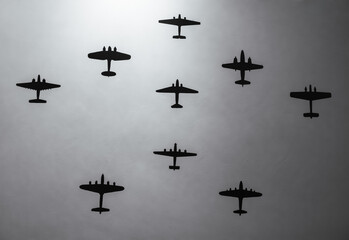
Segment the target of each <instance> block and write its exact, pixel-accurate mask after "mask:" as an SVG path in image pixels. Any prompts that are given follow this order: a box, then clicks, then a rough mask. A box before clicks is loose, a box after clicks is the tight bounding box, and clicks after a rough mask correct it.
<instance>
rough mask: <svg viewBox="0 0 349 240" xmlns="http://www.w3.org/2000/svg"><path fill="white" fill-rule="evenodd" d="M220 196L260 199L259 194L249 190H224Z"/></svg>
mask: <svg viewBox="0 0 349 240" xmlns="http://www.w3.org/2000/svg"><path fill="white" fill-rule="evenodd" d="M219 194H220V195H222V196H229V197H237V198H248V197H260V196H262V194H261V193H259V192H255V191H251V190H239V189H236V190H226V191H222V192H220V193H219Z"/></svg>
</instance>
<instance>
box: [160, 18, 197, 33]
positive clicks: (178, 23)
mask: <svg viewBox="0 0 349 240" xmlns="http://www.w3.org/2000/svg"><path fill="white" fill-rule="evenodd" d="M159 23H165V24H171V25H176V26H178V35H175V36H173V38H175V39H185V36H182V35H181V27H182V26H189V25H200V22H196V21H192V20H187V18H186V17H184V18H181V15H180V14H179V15H178V18H175V17H173V18H172V19H164V20H159Z"/></svg>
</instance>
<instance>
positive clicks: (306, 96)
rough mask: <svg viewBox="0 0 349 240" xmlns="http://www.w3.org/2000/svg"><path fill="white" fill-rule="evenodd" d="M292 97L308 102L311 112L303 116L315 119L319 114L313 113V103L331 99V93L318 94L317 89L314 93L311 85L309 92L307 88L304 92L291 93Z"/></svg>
mask: <svg viewBox="0 0 349 240" xmlns="http://www.w3.org/2000/svg"><path fill="white" fill-rule="evenodd" d="M290 96H291V97H293V98H299V99H303V100H308V101H309V106H310V112H309V113H304V114H303V116H304V117H310V118H313V117H319V114H318V113H313V101H315V100H319V99H324V98H330V97H331V93H328V92H317V91H316V87H314V91H313V90H312V88H311V85H309V91H307V87H305V89H304V92H291V93H290Z"/></svg>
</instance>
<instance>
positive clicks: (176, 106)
mask: <svg viewBox="0 0 349 240" xmlns="http://www.w3.org/2000/svg"><path fill="white" fill-rule="evenodd" d="M182 107H183V106H182V105H180V104H178V103H177V104H174V105H172V106H171V108H182Z"/></svg>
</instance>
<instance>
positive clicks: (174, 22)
mask: <svg viewBox="0 0 349 240" xmlns="http://www.w3.org/2000/svg"><path fill="white" fill-rule="evenodd" d="M159 23H165V24H171V25H176V26H189V25H200V22H196V21H192V20H187V19H182V18H181V19H178V18H175V19H164V20H159Z"/></svg>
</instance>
